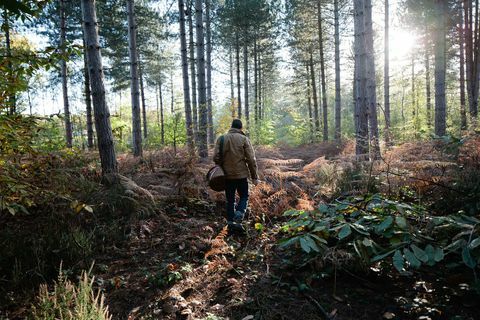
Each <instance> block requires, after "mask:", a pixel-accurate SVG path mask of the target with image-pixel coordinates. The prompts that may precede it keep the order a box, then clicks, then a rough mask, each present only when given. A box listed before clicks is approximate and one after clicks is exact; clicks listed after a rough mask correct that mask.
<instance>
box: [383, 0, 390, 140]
mask: <svg viewBox="0 0 480 320" xmlns="http://www.w3.org/2000/svg"><path fill="white" fill-rule="evenodd" d="M384 54H385V57H384V58H385V62H384V75H383V78H384V82H383V88H384V89H383V104H384V108H385V144H386V145H387V146H389V145H390V144H391V141H390V5H389V0H385V36H384Z"/></svg>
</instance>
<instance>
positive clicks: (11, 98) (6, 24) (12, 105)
mask: <svg viewBox="0 0 480 320" xmlns="http://www.w3.org/2000/svg"><path fill="white" fill-rule="evenodd" d="M9 19H10V18H9V14H8V11H7V9H3V25H2V29H3V30H4V31H5V50H6V56H7V61H8V62H7V67H8V71H9V73H8V75H7V81H8V84H9V85H11V86H12V89H13V86H14V83H15V71H14V70H13V63H12V48H11V43H10V21H9ZM16 104H17V98H16V96H15V92H14V90H12V92H10V93H9V95H8V107H9V109H10V110H9V112H10V114H12V115H13V114H15V112H16V109H17V106H16Z"/></svg>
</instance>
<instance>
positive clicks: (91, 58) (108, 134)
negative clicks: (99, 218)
mask: <svg viewBox="0 0 480 320" xmlns="http://www.w3.org/2000/svg"><path fill="white" fill-rule="evenodd" d="M81 5H82V16H83V30H84V34H85V44H86V48H87V56H88V57H87V61H88V71H89V75H90V80H91V88H92V97H93V112H94V115H95V129H96V132H97V139H98V151H99V153H100V162H101V166H102V173H103V174H106V173H116V172H117V171H118V169H117V160H116V157H115V147H114V144H113V135H112V127H111V126H110V111H109V110H108V107H107V104H106V99H105V85H104V80H103V66H102V57H101V55H100V43H99V41H98V29H97V28H98V24H97V16H96V12H95V0H82V2H81Z"/></svg>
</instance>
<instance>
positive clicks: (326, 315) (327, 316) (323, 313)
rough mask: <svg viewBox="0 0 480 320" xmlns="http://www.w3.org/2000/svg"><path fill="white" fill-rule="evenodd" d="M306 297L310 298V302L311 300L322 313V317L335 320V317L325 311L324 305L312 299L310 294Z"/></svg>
mask: <svg viewBox="0 0 480 320" xmlns="http://www.w3.org/2000/svg"><path fill="white" fill-rule="evenodd" d="M305 297H307V298H308V300H310V302H312V303H313V304H314V305H315V306H316V307H317V309H318V310H320V312H321V313H322V315H323V316H324V317H325V319H327V320H331V319H333V317H331V316H330V315H329V314H328V313H327V311H325V309H324V308H323V307H322V305H321V304H320V303H319V302H318V301H317V300H315V299H313V298H312V296H310V295H308V294H305Z"/></svg>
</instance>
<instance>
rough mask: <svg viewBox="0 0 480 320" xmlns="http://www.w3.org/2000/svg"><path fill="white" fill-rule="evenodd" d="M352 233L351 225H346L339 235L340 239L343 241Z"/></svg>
mask: <svg viewBox="0 0 480 320" xmlns="http://www.w3.org/2000/svg"><path fill="white" fill-rule="evenodd" d="M351 233H352V229H351V228H350V225H348V224H346V225H344V226H343V227H342V229H341V230H340V232H339V233H338V238H339V239H340V240H342V239H344V238H346V237H348V236H349V235H350V234H351Z"/></svg>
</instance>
